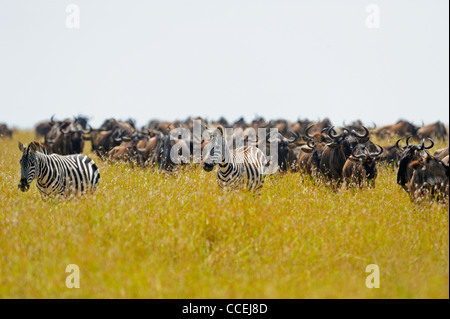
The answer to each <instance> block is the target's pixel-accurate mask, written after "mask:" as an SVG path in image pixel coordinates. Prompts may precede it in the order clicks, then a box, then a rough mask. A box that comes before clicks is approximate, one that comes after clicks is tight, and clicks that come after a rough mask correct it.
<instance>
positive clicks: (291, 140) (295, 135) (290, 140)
mask: <svg viewBox="0 0 450 319" xmlns="http://www.w3.org/2000/svg"><path fill="white" fill-rule="evenodd" d="M288 129H289V132H290V133H291V134H292V135H294V137H291V138H290V139H288V141H289V143H294V142H295V141H296V140H297V139H298V134H297V133H295V132H293V131H292V130H291V129H290V128H289V127H288Z"/></svg>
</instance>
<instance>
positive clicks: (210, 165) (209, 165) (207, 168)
mask: <svg viewBox="0 0 450 319" xmlns="http://www.w3.org/2000/svg"><path fill="white" fill-rule="evenodd" d="M214 166H215V165H212V164H208V163H206V162H205V163H203V169H204V170H205V171H207V172H211V171H212V170H213V168H214Z"/></svg>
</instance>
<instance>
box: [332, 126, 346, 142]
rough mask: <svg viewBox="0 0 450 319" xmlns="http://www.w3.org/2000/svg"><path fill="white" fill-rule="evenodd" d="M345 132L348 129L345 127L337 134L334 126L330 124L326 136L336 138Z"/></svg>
mask: <svg viewBox="0 0 450 319" xmlns="http://www.w3.org/2000/svg"><path fill="white" fill-rule="evenodd" d="M345 132H347V133H348V130H347V129H346V128H344V131H343V132H342V133H340V134H337V133H336V131H335V130H334V126H330V128H329V129H328V136H329V137H331V138H333V139H337V138H339V137H342V135H344V133H345Z"/></svg>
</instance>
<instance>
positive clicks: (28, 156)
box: [18, 142, 100, 199]
mask: <svg viewBox="0 0 450 319" xmlns="http://www.w3.org/2000/svg"><path fill="white" fill-rule="evenodd" d="M19 150H20V151H21V152H22V158H21V159H20V172H21V177H20V183H19V185H18V187H19V189H20V190H21V191H22V192H26V191H28V190H29V188H30V184H31V182H32V181H33V180H34V179H37V183H36V186H37V188H38V190H39V192H40V193H41V196H42V199H46V198H48V197H56V196H61V197H66V198H67V197H69V196H72V195H76V196H79V195H82V194H84V193H86V192H94V191H95V189H96V188H97V185H98V182H99V180H100V172H99V170H98V167H97V165H96V164H95V163H94V161H93V160H92V159H91V158H89V157H87V156H86V155H83V154H73V155H64V156H62V155H58V154H48V153H47V151H46V149H45V146H44V145H43V144H41V143H39V142H31V143H30V144H29V145H28V147H25V146H24V145H23V144H22V143H21V142H19Z"/></svg>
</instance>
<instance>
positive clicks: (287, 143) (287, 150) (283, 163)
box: [266, 129, 298, 172]
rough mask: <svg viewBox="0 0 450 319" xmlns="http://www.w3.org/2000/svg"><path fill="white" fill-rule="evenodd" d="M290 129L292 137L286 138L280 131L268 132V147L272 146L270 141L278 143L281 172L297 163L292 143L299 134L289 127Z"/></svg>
mask: <svg viewBox="0 0 450 319" xmlns="http://www.w3.org/2000/svg"><path fill="white" fill-rule="evenodd" d="M288 131H289V132H290V134H291V135H292V137H291V138H286V137H284V136H283V135H282V134H281V133H279V132H277V133H276V134H273V133H268V134H267V136H266V142H267V145H266V147H267V148H266V149H268V148H269V147H270V145H269V143H277V152H278V154H277V155H278V156H277V157H278V170H279V171H280V172H287V171H288V170H290V169H292V168H293V165H294V163H295V156H294V153H293V150H292V148H291V145H293V143H295V142H296V141H297V139H298V135H297V134H296V133H294V132H292V131H290V130H289V129H288Z"/></svg>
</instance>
